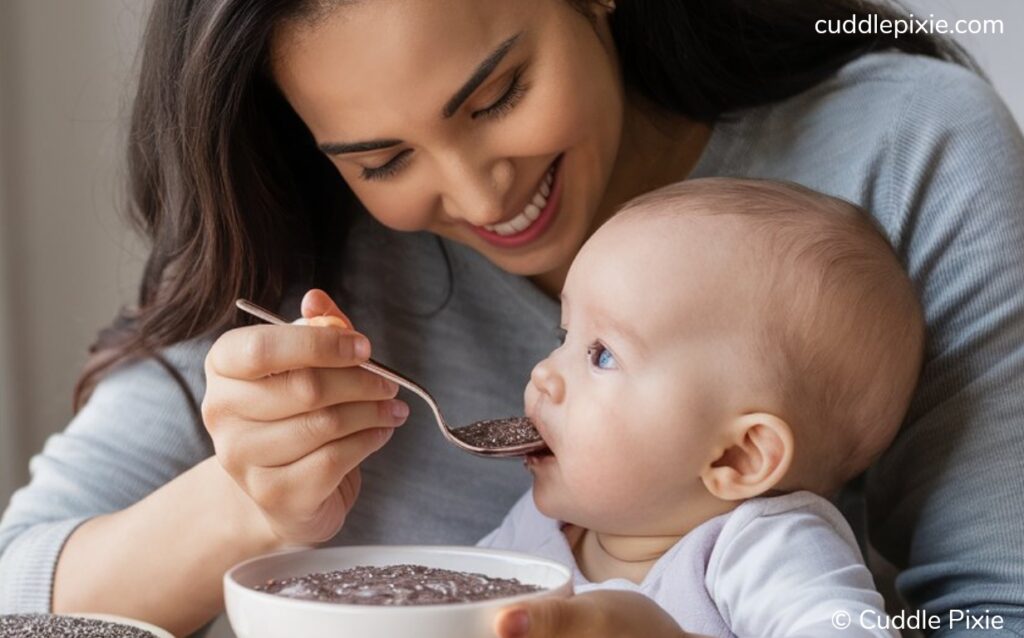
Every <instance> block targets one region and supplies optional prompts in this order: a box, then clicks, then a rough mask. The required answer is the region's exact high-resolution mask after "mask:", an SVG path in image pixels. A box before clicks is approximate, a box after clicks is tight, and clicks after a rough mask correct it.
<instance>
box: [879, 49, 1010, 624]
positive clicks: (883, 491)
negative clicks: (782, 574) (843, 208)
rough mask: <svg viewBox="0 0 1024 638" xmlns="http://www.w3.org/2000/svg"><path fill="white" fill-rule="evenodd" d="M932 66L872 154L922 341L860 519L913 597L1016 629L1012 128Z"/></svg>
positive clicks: (974, 90)
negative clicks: (919, 367) (917, 376)
mask: <svg viewBox="0 0 1024 638" xmlns="http://www.w3.org/2000/svg"><path fill="white" fill-rule="evenodd" d="M931 66H932V67H933V71H935V72H933V73H930V74H928V76H922V77H920V78H918V79H917V80H916V81H915V82H914V85H913V88H914V92H913V94H912V96H911V97H910V98H909V99H908V102H907V104H906V105H905V108H904V111H903V113H902V117H901V119H900V120H899V123H898V124H897V126H896V128H895V130H894V134H893V136H892V138H891V147H890V152H889V156H888V159H889V161H888V163H887V165H885V166H883V167H881V168H882V171H881V177H880V179H881V183H882V184H883V185H884V188H885V192H887V193H888V197H889V199H890V201H891V206H890V207H889V209H890V210H891V211H892V213H891V217H890V218H889V219H883V220H882V222H883V223H884V225H885V227H886V230H887V231H888V233H889V235H890V238H891V239H892V241H893V243H894V245H895V246H896V247H897V249H898V251H899V253H900V255H901V256H902V257H903V258H904V260H905V263H906V265H907V268H908V271H909V273H910V275H911V277H912V278H913V280H914V282H915V284H916V285H917V288H918V291H919V293H920V295H921V299H922V303H923V305H924V311H925V318H926V321H927V324H928V347H927V352H926V359H927V360H926V364H925V367H924V370H923V374H922V377H921V380H920V383H919V386H918V390H917V393H916V396H915V399H914V401H913V403H912V405H911V407H910V413H909V415H908V420H907V422H906V424H905V425H904V427H903V429H902V431H901V432H900V434H899V436H898V437H897V438H896V441H895V442H894V444H893V445H892V447H891V448H890V449H889V450H888V451H887V452H886V453H885V454H884V455H883V457H882V458H881V460H880V461H879V462H878V463H877V464H876V465H875V467H874V468H872V470H871V471H870V472H869V473H868V478H867V489H866V497H867V505H868V509H867V513H868V519H869V532H870V538H871V541H872V544H873V545H874V546H875V547H876V548H877V549H878V550H879V551H880V552H881V553H882V555H884V556H885V557H886V558H887V559H888V560H889V561H890V562H892V563H893V564H894V565H897V566H898V567H900V568H902V573H901V574H900V575H899V577H898V578H897V581H896V585H897V587H898V588H899V590H900V592H901V593H902V595H903V596H904V598H905V599H906V600H907V602H908V603H910V605H912V606H913V607H915V608H924V609H926V610H928V611H929V612H930V613H931V614H934V615H938V616H940V617H942V618H943V619H947V620H948V615H949V613H950V612H951V611H953V610H962V611H965V610H967V609H970V610H971V612H972V613H984V611H985V610H989V612H988V613H989V614H992V615H995V614H998V615H1000V616H1001V617H1002V619H1003V621H1004V623H1005V625H1004V626H1005V628H1006V630H1007V633H1008V634H1013V635H1024V551H1022V548H1024V532H1022V531H1021V521H1024V495H1022V493H1024V139H1022V136H1021V133H1020V129H1019V128H1018V126H1017V125H1016V124H1015V123H1014V121H1013V118H1012V116H1011V115H1010V113H1009V112H1008V111H1007V109H1006V108H1005V106H1004V105H1003V104H1002V102H1001V101H1000V100H999V98H998V96H997V95H996V94H995V92H994V91H993V89H992V88H991V87H990V86H989V85H987V84H986V83H985V82H983V81H982V80H981V79H979V78H977V77H976V76H974V75H972V74H970V73H968V72H967V71H964V70H962V69H958V68H956V67H952V66H951V65H943V64H940V63H932V65H931ZM940 71H941V72H940ZM934 635H942V636H954V635H956V636H959V635H973V634H972V633H971V632H970V631H968V628H967V627H966V626H964V625H963V624H959V625H955V626H953V627H950V626H949V623H948V622H944V623H943V625H942V628H941V629H940V630H938V631H936V633H935V634H934Z"/></svg>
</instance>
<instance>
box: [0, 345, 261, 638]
mask: <svg viewBox="0 0 1024 638" xmlns="http://www.w3.org/2000/svg"><path fill="white" fill-rule="evenodd" d="M209 347H210V341H209V340H206V341H194V342H185V343H182V344H178V345H175V346H172V347H171V348H169V349H167V350H166V351H165V357H166V359H167V360H168V362H169V363H171V364H172V365H174V367H175V368H176V369H177V370H178V371H179V372H180V373H181V374H182V376H183V377H184V379H185V380H186V382H187V383H188V384H189V386H190V388H191V389H192V391H193V392H194V393H195V394H196V396H197V397H202V394H203V391H204V387H205V383H204V377H203V362H204V359H205V356H206V353H207V351H208V350H209ZM211 452H212V449H211V446H210V443H209V440H208V438H207V435H206V432H205V430H204V429H203V428H202V426H201V425H200V424H197V423H195V422H194V418H193V414H192V412H191V409H190V407H189V403H188V401H187V400H186V397H185V395H184V393H183V392H182V390H181V388H179V386H178V385H177V384H176V383H175V382H174V381H173V380H172V379H171V377H170V376H169V375H168V374H167V372H166V371H165V370H164V369H163V368H162V367H161V366H160V365H159V364H157V363H156V362H155V361H153V360H147V361H142V362H138V363H134V364H131V365H128V366H124V367H122V368H121V369H119V370H117V371H115V372H113V373H112V374H111V375H110V376H108V377H107V378H106V379H104V380H103V381H102V382H101V383H100V384H99V385H98V386H97V388H96V390H95V392H94V394H93V396H92V398H91V399H90V401H89V402H88V403H87V404H86V406H85V407H84V408H83V409H82V410H81V411H80V412H79V413H78V414H77V415H76V416H75V418H74V419H72V421H71V423H70V424H69V425H68V427H67V428H66V429H65V431H64V432H62V433H60V434H57V435H54V436H53V437H51V438H50V440H48V441H47V444H46V447H45V449H44V450H43V452H42V453H40V454H39V455H37V456H36V457H34V458H33V459H32V462H31V464H30V468H31V470H32V481H31V483H30V484H29V485H27V486H25V487H24V488H22V489H21V490H19V491H18V492H17V493H16V494H15V495H14V497H13V498H12V499H11V503H10V505H9V506H8V508H7V511H6V512H5V514H4V518H3V521H2V523H0V612H5V613H9V612H44V613H45V612H49V611H51V610H57V611H71V610H78V611H86V610H88V611H108V612H115V613H121V614H124V615H129V616H138V617H140V618H142V619H144V620H150V621H152V622H155V623H156V624H159V625H163V624H165V623H167V622H168V618H169V617H168V616H159V615H158V614H154V613H151V612H149V611H145V610H146V609H149V608H152V609H153V610H155V611H159V610H161V609H167V608H169V607H171V606H175V607H176V614H177V615H176V616H175V617H174V620H173V622H170V623H169V624H170V626H169V627H168V628H169V629H172V630H177V631H182V630H184V629H186V627H185V625H188V627H187V629H194V628H196V627H198V626H200V625H201V624H202V623H203V622H205V621H207V620H209V619H210V618H212V616H213V615H214V614H215V612H216V611H217V608H218V606H219V604H220V593H219V587H220V575H221V568H222V564H223V563H228V562H229V561H231V560H233V559H234V558H235V557H236V556H240V555H243V554H246V553H249V554H251V553H254V552H257V551H260V549H262V548H263V547H264V546H265V545H266V542H265V538H263V537H262V534H263V533H264V530H265V527H262V526H260V525H259V524H257V523H258V522H259V520H260V519H258V518H255V517H250V516H249V514H250V512H248V511H247V510H246V508H245V505H246V501H245V500H242V499H239V498H238V496H239V493H238V490H237V488H235V487H234V485H233V483H232V482H231V481H230V479H229V478H228V477H227V475H226V474H225V473H223V471H222V470H220V468H219V467H218V466H217V464H216V462H215V461H214V462H210V461H207V462H204V463H202V464H200V465H199V466H198V467H194V466H196V465H197V464H198V463H200V461H202V460H203V459H205V458H207V457H209V455H210V454H211ZM83 521H84V522H83ZM254 521H255V522H254ZM76 529H77V531H76ZM72 532H74V533H73V534H72ZM69 536H70V540H69ZM200 538H206V541H205V542H203V543H199V542H197V541H198V540H199V539H200ZM65 542H67V544H66V546H65ZM58 558H59V559H60V565H59V566H58ZM55 572H56V579H55V578H54V574H55ZM182 577H184V578H187V579H188V582H182V581H181V578H182ZM171 585H174V587H172V586H171ZM189 601H191V602H192V604H191V605H189V604H187V603H188V602H189ZM185 610H188V611H187V612H186V611H185ZM158 616H159V617H158Z"/></svg>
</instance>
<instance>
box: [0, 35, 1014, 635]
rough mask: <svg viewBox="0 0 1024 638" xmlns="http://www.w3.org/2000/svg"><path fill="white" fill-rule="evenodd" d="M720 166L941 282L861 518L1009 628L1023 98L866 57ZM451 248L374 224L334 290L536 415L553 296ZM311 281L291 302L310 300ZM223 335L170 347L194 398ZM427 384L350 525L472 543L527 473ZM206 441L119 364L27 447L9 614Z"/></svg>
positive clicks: (149, 373)
mask: <svg viewBox="0 0 1024 638" xmlns="http://www.w3.org/2000/svg"><path fill="white" fill-rule="evenodd" d="M712 175H723V176H747V177H764V178H777V179H785V180H791V181H794V182H798V183H800V184H803V185H805V186H808V187H810V188H813V189H816V190H820V191H823V192H826V193H829V194H832V195H836V196H839V197H842V198H845V199H848V200H850V201H853V202H855V203H857V204H859V205H861V206H863V207H864V208H866V209H867V210H869V211H870V212H871V213H872V214H873V215H874V216H875V217H876V218H877V220H878V221H879V223H880V224H881V226H882V227H883V228H884V230H885V232H886V234H887V236H888V238H889V239H890V241H891V242H892V244H893V246H894V247H895V248H896V250H897V252H898V254H899V255H900V257H901V258H902V259H903V261H904V263H905V264H906V267H907V269H908V271H909V272H910V275H911V277H912V278H913V280H914V282H915V283H916V285H917V289H918V291H919V293H920V295H921V297H922V300H923V304H924V308H925V315H926V320H927V323H928V347H927V362H926V365H925V368H924V371H923V376H922V378H921V383H920V386H919V390H918V392H917V395H916V398H915V400H914V401H913V404H912V406H911V409H910V413H909V415H908V418H907V422H906V424H905V426H904V427H903V429H902V432H901V433H900V435H899V437H898V438H897V440H896V441H895V443H894V444H893V446H892V447H891V449H890V450H889V451H888V452H887V453H886V454H885V455H884V457H883V458H882V459H881V460H880V461H879V462H878V463H877V464H876V466H875V467H874V468H872V470H871V471H870V472H869V473H868V475H867V480H866V482H865V483H864V490H863V493H864V496H865V499H866V505H867V509H866V517H863V518H864V520H852V521H851V522H852V523H853V524H854V528H855V529H858V532H859V533H860V534H861V535H862V536H864V535H865V532H864V527H865V526H866V528H867V534H866V535H867V536H868V537H869V538H870V539H871V541H872V544H873V545H874V546H875V547H876V548H877V549H878V550H879V551H880V552H881V553H882V554H883V555H884V556H886V557H887V558H888V559H889V560H890V561H891V562H892V563H894V564H896V565H898V566H901V567H902V568H903V570H902V573H901V574H900V576H899V578H898V580H897V585H898V586H899V589H900V591H901V592H902V594H903V595H904V597H905V598H906V599H907V600H908V601H909V602H910V604H912V605H914V606H924V607H925V608H927V609H928V610H930V611H931V612H933V613H944V612H945V610H948V609H968V608H970V609H972V610H974V611H979V610H983V609H989V610H991V612H992V613H999V614H1002V615H1003V617H1004V621H1005V626H1006V628H1007V630H1006V633H1005V634H1000V633H999V632H989V633H986V634H985V635H988V636H995V635H1017V636H1024V528H1022V521H1024V319H1022V311H1024V139H1022V136H1021V133H1020V130H1019V129H1018V127H1017V126H1016V125H1015V123H1014V122H1013V119H1012V117H1011V115H1010V114H1009V112H1008V111H1007V109H1006V108H1005V106H1004V105H1003V104H1002V102H1001V101H1000V99H999V98H998V96H997V95H996V94H995V92H994V91H993V89H992V88H991V87H990V86H989V85H988V84H987V83H985V82H984V81H983V80H981V79H980V78H978V77H976V76H975V75H973V74H971V73H970V72H968V71H967V70H964V69H962V68H960V67H957V66H954V65H951V64H948V63H944V62H939V61H936V60H932V59H927V58H922V57H916V56H909V55H904V54H898V53H884V54H872V55H868V56H865V57H862V58H860V59H859V60H857V61H855V62H853V63H851V64H848V65H847V66H846V67H845V68H843V69H842V70H841V71H840V72H839V73H838V74H836V75H835V76H834V77H832V78H831V79H829V80H827V81H824V82H822V83H821V84H819V85H818V86H816V87H814V88H812V89H810V90H808V91H806V92H804V93H802V94H800V95H798V96H795V97H793V98H790V99H787V100H784V101H782V102H778V103H775V104H772V105H769V106H765V107H759V108H754V109H749V110H745V111H741V112H738V113H736V114H735V116H734V117H733V118H730V119H728V120H725V121H722V122H720V123H718V124H716V126H715V129H714V132H713V134H712V137H711V140H710V142H709V144H708V146H707V148H706V149H705V151H704V153H703V155H702V156H701V158H700V161H699V163H698V165H697V167H696V168H695V169H694V171H693V173H692V176H693V177H702V176H712ZM445 246H446V248H447V250H448V252H449V254H450V258H451V269H452V272H451V275H452V276H451V282H450V283H451V286H452V289H451V290H449V278H448V274H449V273H448V266H447V265H446V262H445V259H444V255H443V254H442V251H441V249H440V246H439V243H438V241H437V240H436V239H435V238H433V237H431V236H428V235H426V234H423V233H397V232H392V231H389V230H387V229H385V228H383V227H381V226H380V225H379V224H377V223H376V222H374V221H373V220H372V219H370V218H368V217H363V218H360V219H358V220H357V222H356V223H355V225H354V227H353V229H352V231H351V233H350V235H349V237H348V239H347V241H346V245H345V246H344V247H341V248H342V249H343V250H344V251H345V263H344V268H343V271H342V273H340V275H339V286H338V288H337V289H336V290H334V291H332V293H333V294H334V295H335V298H336V299H337V300H338V302H339V304H340V305H341V307H342V308H344V309H345V310H346V312H348V313H349V315H350V316H351V317H352V319H353V321H354V322H355V324H356V326H357V327H358V328H359V329H360V330H361V331H363V332H364V333H365V334H367V335H368V336H369V337H370V338H371V340H372V341H373V344H374V357H375V358H377V359H379V360H381V361H382V362H384V363H386V364H389V365H392V366H394V367H395V368H397V369H399V370H403V371H405V372H407V373H408V374H409V375H410V376H411V377H412V378H414V379H416V380H417V381H419V382H420V383H422V384H424V385H425V386H426V387H428V388H430V390H431V391H432V392H434V393H435V395H436V397H437V399H438V401H439V402H440V404H441V406H442V407H443V409H444V410H445V413H446V416H447V417H448V418H449V419H450V420H451V421H452V422H453V423H465V422H469V421H471V420H475V419H480V418H487V417H495V416H502V415H508V414H515V413H521V410H522V391H523V387H524V385H525V383H526V381H527V379H528V375H529V372H530V369H531V368H532V366H533V364H534V363H535V362H537V361H538V360H540V359H541V358H542V357H544V356H545V355H546V354H547V353H548V352H549V351H550V350H551V349H552V348H553V347H554V346H555V345H556V344H557V343H558V338H557V334H556V327H557V325H558V314H559V309H558V304H557V302H556V301H554V300H552V299H550V298H549V297H547V296H545V295H544V294H542V293H541V292H540V291H539V289H537V288H536V287H534V286H533V285H532V284H531V283H530V282H529V280H527V279H525V278H522V277H518V276H515V275H511V274H508V273H505V272H503V271H501V270H500V269H498V268H497V267H495V266H493V265H492V264H490V263H489V262H488V261H486V260H485V259H484V258H482V257H481V256H479V255H478V254H476V253H474V252H473V251H471V250H469V249H467V248H465V247H463V246H460V245H455V244H452V243H449V242H445ZM298 292H300V291H296V294H293V295H291V297H290V298H289V299H288V300H287V302H286V303H285V304H284V305H283V306H282V309H281V312H282V313H283V314H285V315H287V316H290V317H294V316H295V315H296V314H297V312H298V304H297V300H298V297H297V294H298ZM449 293H451V295H450V299H449V300H448V303H447V304H443V301H444V300H445V298H446V297H447V296H448V294H449ZM210 344H211V339H209V338H207V339H197V340H194V341H190V342H185V343H181V344H177V345H175V346H172V347H170V348H168V349H167V351H166V355H167V357H168V359H169V360H170V361H171V362H173V364H174V365H175V366H177V367H178V368H179V369H180V371H181V373H182V374H183V375H184V377H185V379H187V381H188V382H189V383H190V385H191V387H192V388H193V390H194V391H195V393H196V394H197V396H199V397H201V396H202V393H203V390H204V378H203V360H204V357H205V354H206V352H207V350H208V349H209V347H210ZM409 402H410V404H411V407H412V408H413V412H412V415H411V416H410V418H409V422H408V423H407V424H406V425H405V426H403V427H402V428H399V429H398V430H397V431H396V434H395V436H394V437H393V438H392V440H391V442H390V443H389V444H388V445H387V446H386V447H385V448H384V449H383V450H382V451H381V452H380V453H378V454H376V455H375V456H373V457H371V458H370V459H369V460H368V461H367V462H366V463H365V464H364V466H363V488H362V494H361V497H360V500H359V502H358V504H357V505H356V507H355V509H354V510H353V512H352V514H351V515H350V516H349V518H348V520H347V522H346V524H345V527H344V529H343V530H342V532H341V533H340V534H339V535H338V536H337V537H336V538H335V539H334V541H333V542H334V543H338V544H341V543H401V542H417V543H458V544H471V543H473V542H475V541H476V540H477V539H479V538H480V537H481V536H483V535H484V534H485V533H486V532H488V531H489V530H491V529H493V528H494V527H495V526H496V525H497V524H498V523H499V522H500V521H501V520H502V517H503V515H504V514H505V512H506V510H507V509H508V508H509V507H510V506H511V505H512V504H513V503H514V502H515V501H516V500H517V498H518V497H519V496H520V495H521V494H522V493H523V492H524V491H525V489H526V488H527V487H528V483H529V480H528V475H527V473H526V472H525V471H524V470H523V469H522V468H521V467H520V465H519V464H518V463H517V462H515V461H491V460H483V459H477V458H474V457H471V456H469V455H466V454H463V453H461V452H457V451H455V450H454V449H453V448H451V447H450V446H449V445H448V444H447V443H445V442H444V441H443V440H442V439H441V437H440V436H439V435H438V432H437V431H436V429H435V428H436V426H435V425H434V424H433V423H432V422H431V419H430V417H429V414H428V413H427V411H426V410H425V409H424V407H423V405H422V403H421V402H420V401H418V400H416V399H414V398H410V400H409ZM211 453H212V446H211V444H210V441H209V440H208V438H207V437H206V435H205V432H204V431H203V430H202V429H201V428H198V427H196V425H195V424H194V423H193V422H192V420H191V418H190V413H189V410H188V407H187V403H186V401H185V399H184V396H183V395H182V393H181V392H180V390H179V389H178V387H177V386H176V385H175V384H174V382H173V381H172V380H171V378H170V377H169V376H168V375H167V373H166V372H165V371H164V370H163V369H162V368H160V367H159V366H158V365H156V364H155V363H154V362H152V361H149V362H138V363H134V364H131V365H128V366H124V367H122V368H120V369H119V370H117V371H116V372H114V373H113V374H111V375H110V376H109V377H107V378H106V379H105V380H103V381H102V382H101V383H100V384H99V386H98V387H97V389H96V391H95V393H94V395H93V397H92V399H91V400H90V401H89V403H88V404H87V405H86V406H85V408H84V409H83V410H82V411H81V412H79V413H78V414H77V415H76V416H75V417H74V419H73V420H72V421H71V423H70V424H69V425H68V427H67V428H66V430H65V431H64V432H63V433H61V434H57V435H54V436H53V437H52V438H51V439H50V440H49V441H48V442H47V444H46V446H45V448H44V449H43V451H42V452H41V453H40V454H39V455H37V456H35V457H34V458H33V459H32V461H31V465H30V468H31V471H32V480H31V482H30V483H29V485H27V486H26V487H24V488H22V489H21V490H19V491H18V492H17V493H16V494H15V495H14V497H13V498H12V499H11V502H10V504H9V506H8V508H7V510H6V512H5V514H4V517H3V520H2V522H0V613H2V612H16V611H17V612H27V611H39V612H43V611H47V610H48V609H49V607H50V596H51V586H52V578H53V572H54V567H55V565H56V562H57V558H58V555H59V553H60V549H61V547H62V544H63V543H64V541H65V539H66V538H67V537H68V535H69V534H70V533H71V532H72V531H73V530H74V528H75V526H76V525H78V524H80V523H81V522H82V521H83V520H86V519H88V518H89V517H91V516H95V515H98V514H101V513H106V512H112V511H116V510H120V509H124V508H125V507H128V506H129V505H131V504H133V503H135V502H136V501H138V500H140V499H142V498H144V497H145V496H146V495H147V494H149V493H150V492H152V491H153V490H155V489H156V488H158V487H160V486H161V485H163V484H164V483H166V482H168V481H170V480H172V479H173V478H174V477H175V476H177V475H178V474H180V473H181V472H183V471H184V470H186V469H188V468H189V467H191V466H193V465H195V464H196V463H198V462H199V461H201V460H203V459H204V458H206V457H208V456H209V455H210V454H211ZM171 515H173V513H168V516H171ZM853 518H860V517H853ZM183 523H186V522H183ZM939 633H941V634H942V635H944V636H953V635H967V632H962V631H960V630H959V629H953V630H949V629H945V630H943V631H941V632H939Z"/></svg>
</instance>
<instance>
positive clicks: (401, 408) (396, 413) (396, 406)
mask: <svg viewBox="0 0 1024 638" xmlns="http://www.w3.org/2000/svg"><path fill="white" fill-rule="evenodd" d="M391 416H393V417H395V418H396V419H405V417H407V416H409V405H408V404H407V403H406V402H405V401H392V402H391Z"/></svg>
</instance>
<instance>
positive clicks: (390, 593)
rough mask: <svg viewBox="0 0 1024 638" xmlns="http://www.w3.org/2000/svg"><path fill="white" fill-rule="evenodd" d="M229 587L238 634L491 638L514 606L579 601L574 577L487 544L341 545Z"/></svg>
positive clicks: (250, 568)
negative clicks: (502, 614) (542, 600)
mask: <svg viewBox="0 0 1024 638" xmlns="http://www.w3.org/2000/svg"><path fill="white" fill-rule="evenodd" d="M224 589H225V603H226V606H227V613H228V619H229V620H230V622H231V626H232V629H234V631H235V633H236V635H237V636H238V638H276V637H285V636H289V637H291V636H300V635H301V636H303V637H304V638H321V637H322V638H347V637H350V636H351V637H355V636H359V637H360V638H378V637H379V638H385V637H387V638H396V637H400V636H415V637H417V638H477V637H481V638H482V637H484V636H493V624H494V619H495V617H496V615H497V613H498V611H499V610H501V609H503V608H505V607H507V606H509V605H511V604H514V603H516V602H520V601H524V600H528V599H532V598H538V597H544V596H568V595H570V594H571V593H572V572H571V571H570V569H569V568H568V567H566V566H565V565H562V564H560V563H557V562H554V561H550V560H547V559H543V558H538V557H535V556H530V555H528V554H520V553H517V552H507V551H501V550H493V549H485V548H479V547H448V546H357V547H332V548H323V549H312V550H298V551H286V552H279V553H276V554H270V555H267V556H263V557H260V558H255V559H252V560H249V561H246V562H244V563H242V564H240V565H238V566H236V567H234V568H233V569H232V570H231V571H229V572H228V573H227V574H226V575H225V577H224Z"/></svg>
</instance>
